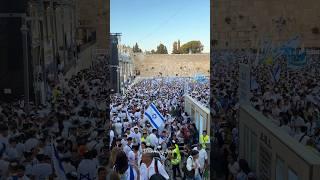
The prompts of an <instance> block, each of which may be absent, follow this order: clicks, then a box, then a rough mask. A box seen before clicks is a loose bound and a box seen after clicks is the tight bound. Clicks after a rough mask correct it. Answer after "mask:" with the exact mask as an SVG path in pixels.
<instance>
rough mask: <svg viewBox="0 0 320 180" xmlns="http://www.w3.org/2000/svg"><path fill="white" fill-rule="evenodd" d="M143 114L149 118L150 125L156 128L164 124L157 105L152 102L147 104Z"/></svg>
mask: <svg viewBox="0 0 320 180" xmlns="http://www.w3.org/2000/svg"><path fill="white" fill-rule="evenodd" d="M144 115H145V117H146V119H147V120H149V122H150V123H151V125H152V126H153V127H154V128H156V129H159V128H160V127H161V126H162V125H163V124H164V117H163V116H162V115H161V113H160V112H159V111H158V109H157V107H156V106H155V105H154V104H152V103H151V104H150V105H149V107H148V109H147V110H146V111H145V113H144Z"/></svg>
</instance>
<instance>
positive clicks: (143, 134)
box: [141, 132, 148, 142]
mask: <svg viewBox="0 0 320 180" xmlns="http://www.w3.org/2000/svg"><path fill="white" fill-rule="evenodd" d="M147 137H148V134H147V132H143V133H142V137H141V142H146V140H147Z"/></svg>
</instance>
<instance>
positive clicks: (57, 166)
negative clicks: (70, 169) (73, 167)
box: [51, 143, 67, 180]
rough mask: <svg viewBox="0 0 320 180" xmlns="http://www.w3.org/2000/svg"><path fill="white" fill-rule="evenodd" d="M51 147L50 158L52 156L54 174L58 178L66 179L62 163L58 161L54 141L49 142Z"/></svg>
mask: <svg viewBox="0 0 320 180" xmlns="http://www.w3.org/2000/svg"><path fill="white" fill-rule="evenodd" d="M51 147H52V150H51V152H52V157H51V158H52V162H53V167H54V171H55V174H56V175H57V176H58V179H61V180H67V177H66V173H65V171H64V168H63V166H62V163H61V161H60V157H59V153H58V151H57V149H56V146H55V145H54V143H52V144H51Z"/></svg>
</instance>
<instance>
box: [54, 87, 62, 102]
mask: <svg viewBox="0 0 320 180" xmlns="http://www.w3.org/2000/svg"><path fill="white" fill-rule="evenodd" d="M60 95H61V92H60V88H59V87H58V86H57V87H55V88H54V89H53V91H52V96H53V97H52V100H53V102H54V103H55V102H56V101H57V98H58V97H59V96H60Z"/></svg>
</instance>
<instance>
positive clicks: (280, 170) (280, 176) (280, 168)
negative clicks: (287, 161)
mask: <svg viewBox="0 0 320 180" xmlns="http://www.w3.org/2000/svg"><path fill="white" fill-rule="evenodd" d="M276 180H284V162H283V160H282V159H280V158H279V157H278V156H277V160H276Z"/></svg>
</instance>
